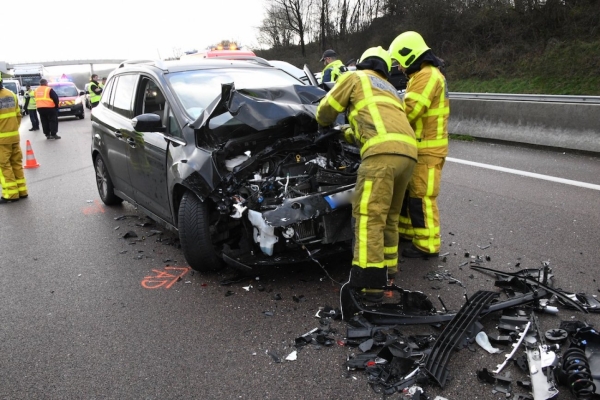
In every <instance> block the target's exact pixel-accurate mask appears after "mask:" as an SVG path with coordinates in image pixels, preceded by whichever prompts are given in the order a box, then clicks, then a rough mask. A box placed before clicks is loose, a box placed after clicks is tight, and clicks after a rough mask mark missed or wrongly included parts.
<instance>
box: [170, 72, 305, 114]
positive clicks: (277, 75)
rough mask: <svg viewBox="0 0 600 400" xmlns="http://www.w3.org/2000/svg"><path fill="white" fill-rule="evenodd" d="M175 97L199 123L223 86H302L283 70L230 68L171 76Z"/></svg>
mask: <svg viewBox="0 0 600 400" xmlns="http://www.w3.org/2000/svg"><path fill="white" fill-rule="evenodd" d="M168 79H169V82H170V83H171V87H172V88H173V91H174V92H175V96H176V97H177V98H178V100H179V101H180V102H181V104H182V105H183V108H184V109H185V111H186V113H187V114H188V115H189V116H190V117H192V118H193V119H196V118H198V117H199V116H200V114H202V112H203V111H204V110H205V109H206V107H208V106H209V105H210V103H212V102H213V101H214V100H215V99H216V98H217V96H219V95H220V94H221V85H222V84H224V83H234V84H235V88H236V89H258V88H272V87H284V86H292V85H301V84H302V83H301V82H300V81H298V80H297V79H294V77H292V76H290V75H288V74H286V73H285V72H283V71H281V70H279V69H275V68H273V69H271V68H268V69H267V68H229V69H204V70H196V71H185V72H176V73H173V74H169V75H168Z"/></svg>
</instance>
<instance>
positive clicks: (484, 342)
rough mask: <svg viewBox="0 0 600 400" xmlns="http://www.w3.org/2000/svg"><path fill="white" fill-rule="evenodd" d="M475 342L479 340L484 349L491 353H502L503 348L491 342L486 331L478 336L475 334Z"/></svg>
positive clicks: (478, 342)
mask: <svg viewBox="0 0 600 400" xmlns="http://www.w3.org/2000/svg"><path fill="white" fill-rule="evenodd" d="M475 342H477V344H478V345H479V346H481V348H482V349H484V350H485V351H487V352H488V353H490V354H498V353H502V350H500V349H497V348H495V347H493V346H492V345H491V344H490V341H489V339H488V337H487V335H486V334H485V332H484V331H481V332H479V333H478V334H477V336H475Z"/></svg>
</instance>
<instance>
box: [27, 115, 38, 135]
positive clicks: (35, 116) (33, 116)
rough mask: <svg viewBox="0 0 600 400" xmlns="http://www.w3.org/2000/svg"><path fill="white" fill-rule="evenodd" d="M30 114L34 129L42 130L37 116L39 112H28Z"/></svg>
mask: <svg viewBox="0 0 600 400" xmlns="http://www.w3.org/2000/svg"><path fill="white" fill-rule="evenodd" d="M27 112H28V113H29V120H30V121H31V128H32V129H36V130H37V129H40V120H39V118H38V115H37V110H27Z"/></svg>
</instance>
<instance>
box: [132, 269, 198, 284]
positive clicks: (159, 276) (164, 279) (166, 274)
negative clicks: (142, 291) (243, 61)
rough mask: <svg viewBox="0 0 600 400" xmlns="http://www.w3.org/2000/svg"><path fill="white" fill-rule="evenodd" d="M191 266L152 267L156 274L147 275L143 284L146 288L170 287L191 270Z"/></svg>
mask: <svg viewBox="0 0 600 400" xmlns="http://www.w3.org/2000/svg"><path fill="white" fill-rule="evenodd" d="M190 269H191V268H190V267H165V268H164V270H162V271H161V270H159V269H152V272H154V273H155V275H151V276H146V277H144V279H143V280H142V286H143V287H144V288H146V289H159V288H163V289H170V288H171V286H173V285H174V284H175V282H177V281H178V280H180V279H181V278H182V277H183V276H184V275H185V274H187V273H188V272H190Z"/></svg>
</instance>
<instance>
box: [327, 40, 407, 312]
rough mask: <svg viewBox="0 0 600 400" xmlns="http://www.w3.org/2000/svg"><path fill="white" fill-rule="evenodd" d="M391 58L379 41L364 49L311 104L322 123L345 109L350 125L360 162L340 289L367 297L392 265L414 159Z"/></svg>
mask: <svg viewBox="0 0 600 400" xmlns="http://www.w3.org/2000/svg"><path fill="white" fill-rule="evenodd" d="M391 64H392V61H391V58H390V56H389V53H388V52H386V51H385V50H384V49H382V48H381V47H374V48H370V49H368V50H367V51H365V52H364V54H363V55H362V56H361V58H360V60H359V62H358V64H357V66H356V68H357V71H351V72H346V73H345V74H343V75H341V76H340V77H339V79H338V80H337V83H336V84H335V86H334V87H333V89H332V90H331V91H330V92H329V93H327V95H326V96H325V97H324V98H323V99H322V100H321V102H320V103H319V107H318V108H317V122H318V123H319V124H320V125H322V126H328V125H330V124H332V123H333V122H334V121H335V119H336V117H337V115H338V114H339V113H342V112H344V111H347V115H348V120H349V122H350V128H348V129H346V130H345V132H344V136H345V139H346V140H347V141H348V142H350V143H353V144H355V145H356V146H357V147H359V148H360V155H361V158H362V162H361V165H360V167H359V169H358V177H357V181H356V189H355V197H354V200H353V204H352V215H353V217H354V219H355V227H354V236H355V245H354V256H353V260H352V268H351V271H350V279H349V281H348V283H347V284H346V285H344V286H345V288H343V290H346V289H347V288H354V290H355V291H356V292H357V293H358V294H359V295H361V297H363V299H365V300H370V301H379V300H380V299H381V298H382V297H383V290H381V288H383V287H384V286H385V285H386V284H387V279H388V271H389V272H391V273H395V271H396V269H397V265H398V216H399V214H400V208H401V206H402V200H403V198H404V194H405V192H406V187H407V185H408V181H409V180H410V177H411V174H412V170H413V168H414V165H415V162H416V159H417V145H416V141H415V134H414V132H413V129H412V128H411V127H410V124H409V123H408V120H407V119H406V115H405V113H404V106H403V104H402V100H401V99H400V97H399V96H398V93H397V91H396V89H394V87H393V86H392V85H391V84H390V83H389V82H388V81H387V78H388V76H389V73H390V69H391ZM367 289H371V290H367Z"/></svg>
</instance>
